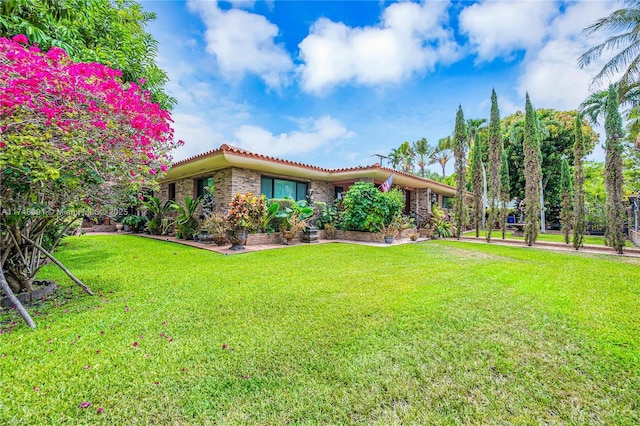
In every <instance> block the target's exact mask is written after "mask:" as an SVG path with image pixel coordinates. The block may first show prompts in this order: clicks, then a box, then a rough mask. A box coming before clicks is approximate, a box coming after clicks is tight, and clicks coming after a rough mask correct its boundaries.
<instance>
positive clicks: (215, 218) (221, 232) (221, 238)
mask: <svg viewBox="0 0 640 426" xmlns="http://www.w3.org/2000/svg"><path fill="white" fill-rule="evenodd" d="M202 228H203V229H205V230H206V231H207V233H208V234H209V235H210V236H211V238H212V239H213V242H215V243H216V245H219V246H223V245H225V244H226V243H227V231H228V230H229V224H228V223H227V218H226V217H225V215H223V214H222V213H212V214H210V215H209V216H208V217H207V218H206V219H205V220H204V222H203V224H202Z"/></svg>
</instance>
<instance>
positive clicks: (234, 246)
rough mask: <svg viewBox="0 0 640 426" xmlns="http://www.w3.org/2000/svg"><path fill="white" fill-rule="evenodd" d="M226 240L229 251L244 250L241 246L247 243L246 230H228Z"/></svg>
mask: <svg viewBox="0 0 640 426" xmlns="http://www.w3.org/2000/svg"><path fill="white" fill-rule="evenodd" d="M227 239H228V240H229V242H230V243H231V247H229V250H234V251H235V250H244V246H243V244H246V242H247V230H246V229H230V230H228V231H227Z"/></svg>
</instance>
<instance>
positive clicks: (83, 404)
mask: <svg viewBox="0 0 640 426" xmlns="http://www.w3.org/2000/svg"><path fill="white" fill-rule="evenodd" d="M89 407H91V403H90V402H89V401H85V402H81V403H80V408H89Z"/></svg>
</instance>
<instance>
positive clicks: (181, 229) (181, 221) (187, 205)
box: [172, 197, 201, 240]
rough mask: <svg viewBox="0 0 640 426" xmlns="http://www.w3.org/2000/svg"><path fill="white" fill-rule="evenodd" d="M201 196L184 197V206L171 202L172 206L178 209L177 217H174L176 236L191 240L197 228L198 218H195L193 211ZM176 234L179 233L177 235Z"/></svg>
mask: <svg viewBox="0 0 640 426" xmlns="http://www.w3.org/2000/svg"><path fill="white" fill-rule="evenodd" d="M200 200H201V198H200V197H198V198H191V197H186V198H185V199H184V206H181V205H180V204H177V203H175V202H173V203H172V208H174V209H175V210H177V211H178V217H176V238H184V239H186V240H192V239H193V236H194V235H195V233H196V232H197V230H198V219H196V218H195V216H194V215H195V212H196V209H197V208H198V205H199V204H200ZM178 235H180V236H179V237H178Z"/></svg>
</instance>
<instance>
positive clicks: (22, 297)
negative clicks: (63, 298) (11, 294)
mask: <svg viewBox="0 0 640 426" xmlns="http://www.w3.org/2000/svg"><path fill="white" fill-rule="evenodd" d="M33 287H34V289H33V291H32V292H31V293H19V294H16V295H15V296H16V297H17V298H18V300H19V301H20V303H23V304H28V303H31V302H36V301H38V300H40V299H44V298H45V297H47V296H50V295H51V294H53V292H54V291H55V289H56V282H55V281H36V282H34V283H33ZM0 306H2V307H3V308H11V307H13V303H11V300H9V298H8V297H5V298H3V299H1V300H0Z"/></svg>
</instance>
